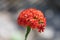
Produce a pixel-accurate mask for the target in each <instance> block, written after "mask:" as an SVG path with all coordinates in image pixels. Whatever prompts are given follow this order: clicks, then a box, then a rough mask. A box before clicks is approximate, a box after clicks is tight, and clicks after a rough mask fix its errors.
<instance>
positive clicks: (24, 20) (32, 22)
mask: <svg viewBox="0 0 60 40" xmlns="http://www.w3.org/2000/svg"><path fill="white" fill-rule="evenodd" d="M18 24H19V25H21V26H25V27H27V26H30V27H31V28H32V29H38V31H39V32H43V31H44V29H45V26H46V18H45V17H44V15H43V13H42V12H41V11H39V10H37V9H34V8H29V9H26V10H24V11H22V12H21V13H20V14H19V16H18Z"/></svg>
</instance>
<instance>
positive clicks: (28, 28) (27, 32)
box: [25, 26, 31, 40]
mask: <svg viewBox="0 0 60 40" xmlns="http://www.w3.org/2000/svg"><path fill="white" fill-rule="evenodd" d="M30 30H31V28H30V27H29V26H27V31H26V34H25V40H27V36H28V34H29V33H30Z"/></svg>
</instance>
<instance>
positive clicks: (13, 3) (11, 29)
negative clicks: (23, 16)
mask: <svg viewBox="0 0 60 40" xmlns="http://www.w3.org/2000/svg"><path fill="white" fill-rule="evenodd" d="M30 7H33V8H36V9H38V10H41V11H42V12H43V13H44V15H45V17H46V19H47V26H46V29H45V32H43V33H39V32H37V31H35V30H32V31H31V32H30V34H29V36H28V39H27V40H60V0H0V40H24V37H25V32H26V28H24V27H21V26H19V25H18V24H17V17H18V14H19V12H21V11H22V10H24V9H26V8H30Z"/></svg>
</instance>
